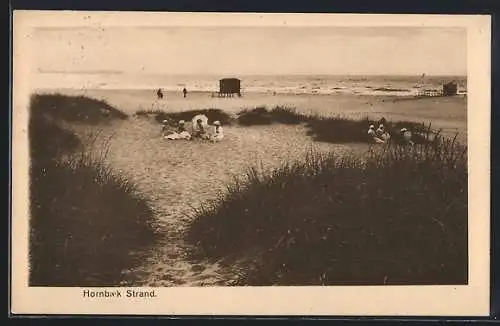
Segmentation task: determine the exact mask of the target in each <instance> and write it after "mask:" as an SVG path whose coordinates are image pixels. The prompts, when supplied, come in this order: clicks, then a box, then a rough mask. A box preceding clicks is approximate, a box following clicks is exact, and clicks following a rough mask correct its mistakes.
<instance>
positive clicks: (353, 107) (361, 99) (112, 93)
mask: <svg viewBox="0 0 500 326" xmlns="http://www.w3.org/2000/svg"><path fill="white" fill-rule="evenodd" d="M53 92H58V93H61V94H67V95H85V96H89V97H91V98H95V99H100V100H105V101H107V102H108V103H109V104H111V105H113V106H115V107H117V108H119V109H120V110H122V111H123V112H125V113H126V114H130V115H131V114H133V113H135V112H136V111H137V110H140V109H161V110H164V111H166V112H178V111H187V110H194V109H207V108H217V109H222V110H224V111H226V112H228V113H237V112H239V111H240V110H242V109H244V108H249V109H252V108H255V107H257V106H266V107H268V108H272V107H274V106H276V105H285V106H289V107H294V108H296V109H297V110H298V111H299V112H303V113H312V114H320V115H324V116H346V117H352V118H358V117H362V116H369V117H370V118H374V119H379V118H380V117H382V116H384V117H386V118H387V119H391V120H395V121H397V120H407V121H415V122H424V123H426V124H429V123H432V127H433V128H435V129H443V132H446V133H448V134H455V133H459V138H460V139H462V140H465V139H466V137H467V98H466V97H465V96H455V97H424V98H412V97H397V96H366V95H344V94H339V95H320V94H315V95H311V94H278V95H273V94H271V93H248V94H243V96H242V97H241V98H238V97H233V98H218V97H212V96H211V93H208V92H190V93H189V94H188V96H187V98H183V96H182V93H181V92H165V97H164V98H163V99H162V100H157V99H156V90H129V89H123V90H114V89H109V90H108V89H78V90H77V89H57V90H53V89H52V90H39V91H38V93H53Z"/></svg>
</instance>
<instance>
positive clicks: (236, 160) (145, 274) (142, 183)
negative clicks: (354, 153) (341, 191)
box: [87, 117, 356, 286]
mask: <svg viewBox="0 0 500 326" xmlns="http://www.w3.org/2000/svg"><path fill="white" fill-rule="evenodd" d="M224 131H225V135H226V138H225V139H224V141H223V142H221V143H216V144H212V143H204V142H200V141H191V142H188V141H167V140H164V139H162V138H161V137H160V135H159V126H158V124H157V123H155V122H154V121H151V120H149V119H148V118H136V117H131V118H130V119H128V120H126V121H117V122H113V124H112V125H111V126H109V127H105V129H103V130H102V134H101V137H107V136H109V135H110V134H114V136H113V138H112V140H111V143H110V152H109V155H108V162H109V163H110V164H111V166H112V167H113V168H114V169H115V170H116V171H119V172H120V173H122V174H123V175H124V176H126V177H127V178H128V179H129V180H131V181H134V182H135V183H136V184H137V186H138V188H139V191H141V192H142V193H143V194H145V195H146V196H147V198H149V200H150V204H151V206H152V208H153V210H154V212H155V214H156V217H157V218H158V220H159V222H160V223H161V228H162V233H163V234H164V237H162V240H161V241H160V243H159V244H157V245H156V246H155V247H154V248H151V250H150V252H149V253H148V255H147V260H146V261H144V262H143V263H142V264H141V265H140V266H139V267H138V268H135V269H133V270H130V271H126V272H125V273H126V274H127V276H126V278H127V279H129V282H128V283H129V284H130V285H137V286H174V285H177V286H179V285H183V286H200V285H230V284H231V279H232V278H233V277H234V274H235V269H236V267H235V266H233V268H232V270H224V268H223V267H222V266H221V265H219V264H217V263H208V262H195V261H189V260H188V259H187V257H186V254H187V252H188V250H189V248H188V247H187V245H186V244H185V243H184V242H183V240H182V238H183V234H184V231H185V229H186V227H187V226H188V224H189V222H190V220H191V218H192V217H190V216H189V214H191V213H192V208H191V207H192V206H194V207H197V206H199V204H200V203H201V202H203V201H205V200H208V199H213V198H216V197H217V196H219V195H221V194H223V193H224V191H225V189H226V188H225V186H226V184H227V183H228V182H230V180H231V178H232V176H235V175H238V174H240V175H241V174H242V173H243V172H244V171H245V168H246V167H248V166H249V165H254V164H259V165H260V164H261V163H262V164H263V166H264V168H272V167H274V166H277V165H279V164H280V163H282V162H284V161H288V160H290V159H294V158H299V157H301V156H302V155H303V154H304V153H305V152H306V151H307V150H309V149H311V148H314V149H316V150H319V151H325V150H331V149H334V150H341V151H345V150H349V149H351V148H352V146H353V145H349V146H348V145H334V144H327V143H317V142H313V141H312V140H311V139H310V138H309V137H308V136H306V135H305V129H304V128H303V127H302V126H282V125H276V126H262V127H251V128H244V127H231V126H226V127H225V129H224ZM87 132H88V131H87ZM354 147H356V146H354ZM113 204H117V205H118V204H119V203H113ZM190 205H192V206H190Z"/></svg>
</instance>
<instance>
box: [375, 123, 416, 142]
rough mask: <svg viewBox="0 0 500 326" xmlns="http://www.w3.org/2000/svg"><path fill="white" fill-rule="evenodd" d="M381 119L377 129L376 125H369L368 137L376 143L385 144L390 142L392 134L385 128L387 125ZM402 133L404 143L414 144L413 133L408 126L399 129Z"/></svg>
mask: <svg viewBox="0 0 500 326" xmlns="http://www.w3.org/2000/svg"><path fill="white" fill-rule="evenodd" d="M382 122H385V119H384V121H381V123H380V124H379V126H378V128H377V129H375V126H374V125H370V126H369V127H368V137H369V139H370V140H371V141H372V142H374V143H375V144H385V143H388V142H389V141H390V139H391V134H390V133H389V132H388V131H387V130H386V129H385V126H384V124H383V123H382ZM399 132H400V133H401V139H402V140H403V141H404V143H406V144H409V145H413V141H412V140H411V139H412V133H411V131H410V130H408V129H407V128H401V130H400V131H399Z"/></svg>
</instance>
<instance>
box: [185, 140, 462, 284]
mask: <svg viewBox="0 0 500 326" xmlns="http://www.w3.org/2000/svg"><path fill="white" fill-rule="evenodd" d="M437 144H438V146H434V145H431V144H422V145H415V146H410V147H408V146H400V145H394V144H393V145H386V146H382V147H374V148H372V149H371V150H370V151H369V152H368V153H367V154H366V155H365V156H362V157H359V156H349V155H336V154H334V153H331V154H317V153H313V152H311V153H309V154H308V155H307V156H306V157H305V158H304V159H302V160H298V161H295V162H286V163H283V165H282V166H281V167H280V168H278V169H275V170H274V171H272V172H271V173H262V172H260V171H259V169H258V168H250V169H249V170H248V171H247V173H246V176H245V177H244V178H241V179H235V180H234V182H232V183H231V184H229V185H228V190H227V195H225V196H223V197H221V198H218V199H216V200H213V201H208V202H205V203H204V204H203V205H201V206H200V207H198V208H196V210H195V212H194V219H193V222H192V224H191V226H190V229H189V232H188V234H187V236H186V240H187V241H188V242H189V243H191V244H193V245H195V246H196V248H197V252H196V253H195V256H196V257H204V258H208V259H214V260H219V259H223V260H226V263H227V264H232V263H233V262H234V261H235V260H239V261H241V260H243V261H247V262H248V270H247V271H246V272H242V274H241V275H240V279H239V282H238V284H240V285H255V286H259V285H336V284H343V285H368V284H371V285H376V284H433V285H436V284H466V283H467V274H468V269H467V255H468V253H467V158H466V149H465V148H464V147H463V146H462V145H461V144H459V143H457V142H456V140H454V139H453V140H452V139H444V138H443V139H442V140H441V141H440V142H438V143H437Z"/></svg>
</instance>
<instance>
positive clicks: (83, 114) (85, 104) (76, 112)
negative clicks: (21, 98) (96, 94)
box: [31, 93, 128, 124]
mask: <svg viewBox="0 0 500 326" xmlns="http://www.w3.org/2000/svg"><path fill="white" fill-rule="evenodd" d="M31 102H32V106H33V107H35V108H36V110H42V111H43V113H44V114H45V115H47V116H50V117H51V118H53V119H57V120H60V121H65V122H71V123H85V124H99V123H103V122H105V121H107V120H108V119H111V120H112V119H126V118H127V117H128V116H127V115H126V114H125V113H123V112H121V111H120V110H118V109H116V108H114V107H113V106H111V105H110V104H109V103H107V102H106V101H103V100H97V99H93V98H89V97H86V96H82V95H80V96H69V95H63V94H59V93H53V94H43V95H42V94H36V95H34V96H32V98H31Z"/></svg>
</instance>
